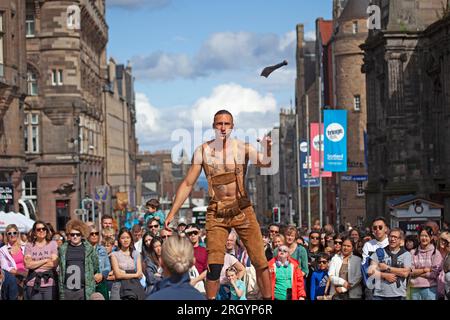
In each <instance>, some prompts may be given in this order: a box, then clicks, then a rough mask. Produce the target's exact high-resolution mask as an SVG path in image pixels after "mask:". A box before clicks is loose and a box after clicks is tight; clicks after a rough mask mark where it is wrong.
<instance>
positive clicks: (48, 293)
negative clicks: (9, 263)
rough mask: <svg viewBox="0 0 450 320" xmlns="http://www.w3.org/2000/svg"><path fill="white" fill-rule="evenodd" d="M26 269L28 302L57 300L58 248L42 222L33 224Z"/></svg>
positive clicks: (27, 250) (26, 251)
mask: <svg viewBox="0 0 450 320" xmlns="http://www.w3.org/2000/svg"><path fill="white" fill-rule="evenodd" d="M24 255H25V268H26V269H28V275H27V278H26V280H25V283H26V298H27V299H28V300H56V299H57V283H58V275H57V273H56V267H57V266H58V246H57V244H56V242H55V241H52V237H51V234H50V230H49V229H48V226H47V224H46V223H45V222H42V221H40V220H38V221H36V222H35V223H34V224H33V228H32V232H31V239H30V242H29V243H27V245H26V247H25V253H24Z"/></svg>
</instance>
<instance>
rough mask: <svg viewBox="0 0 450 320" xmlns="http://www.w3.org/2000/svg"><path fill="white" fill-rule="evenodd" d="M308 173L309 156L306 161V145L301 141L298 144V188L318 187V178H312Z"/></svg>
mask: <svg viewBox="0 0 450 320" xmlns="http://www.w3.org/2000/svg"><path fill="white" fill-rule="evenodd" d="M308 169H309V171H310V172H309V173H311V156H309V159H308V143H306V141H303V142H302V143H300V186H301V187H302V188H306V187H308V182H309V187H311V188H314V187H318V186H319V178H312V177H311V176H310V175H309V177H308Z"/></svg>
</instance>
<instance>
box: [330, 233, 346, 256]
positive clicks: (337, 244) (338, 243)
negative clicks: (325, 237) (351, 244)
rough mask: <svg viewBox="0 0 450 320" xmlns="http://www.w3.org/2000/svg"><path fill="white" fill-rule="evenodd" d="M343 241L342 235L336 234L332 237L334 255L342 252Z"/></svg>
mask: <svg viewBox="0 0 450 320" xmlns="http://www.w3.org/2000/svg"><path fill="white" fill-rule="evenodd" d="M343 239H344V235H343V234H336V235H335V236H334V237H333V249H334V254H333V256H334V255H335V254H341V251H342V242H343Z"/></svg>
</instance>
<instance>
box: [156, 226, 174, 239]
mask: <svg viewBox="0 0 450 320" xmlns="http://www.w3.org/2000/svg"><path fill="white" fill-rule="evenodd" d="M173 234H174V232H173V230H172V229H162V230H161V231H160V232H159V237H160V238H161V239H163V240H166V239H167V238H169V237H171V236H173Z"/></svg>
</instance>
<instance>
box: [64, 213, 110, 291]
mask: <svg viewBox="0 0 450 320" xmlns="http://www.w3.org/2000/svg"><path fill="white" fill-rule="evenodd" d="M66 233H67V234H68V235H69V239H68V241H67V242H66V243H64V244H63V245H62V246H61V247H60V248H59V277H58V280H59V299H60V300H89V298H90V296H91V295H92V294H93V293H94V292H95V287H96V284H97V283H99V282H101V280H102V274H101V273H100V272H99V266H98V255H97V252H96V250H95V248H94V247H93V246H92V245H91V244H90V243H89V242H88V241H86V240H85V239H86V238H87V237H88V234H89V230H88V226H87V225H86V224H85V223H84V222H83V221H81V220H76V219H72V220H69V222H67V225H66Z"/></svg>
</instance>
